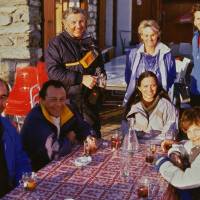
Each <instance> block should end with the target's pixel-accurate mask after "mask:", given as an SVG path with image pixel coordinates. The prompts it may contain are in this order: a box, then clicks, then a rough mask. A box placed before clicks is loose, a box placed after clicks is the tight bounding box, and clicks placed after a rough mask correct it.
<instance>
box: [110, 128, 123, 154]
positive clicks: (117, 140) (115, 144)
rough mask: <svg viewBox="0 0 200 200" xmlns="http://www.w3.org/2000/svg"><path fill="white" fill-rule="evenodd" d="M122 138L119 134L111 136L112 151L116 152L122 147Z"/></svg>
mask: <svg viewBox="0 0 200 200" xmlns="http://www.w3.org/2000/svg"><path fill="white" fill-rule="evenodd" d="M121 143H122V142H121V137H120V135H119V133H117V132H116V133H115V134H112V136H111V150H112V151H115V150H118V149H119V148H120V147H121Z"/></svg>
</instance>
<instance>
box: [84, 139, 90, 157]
mask: <svg viewBox="0 0 200 200" xmlns="http://www.w3.org/2000/svg"><path fill="white" fill-rule="evenodd" d="M83 145H84V155H85V156H90V153H91V152H90V146H89V143H88V141H87V140H84V142H83Z"/></svg>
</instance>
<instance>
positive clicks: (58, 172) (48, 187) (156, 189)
mask: <svg viewBox="0 0 200 200" xmlns="http://www.w3.org/2000/svg"><path fill="white" fill-rule="evenodd" d="M159 151H160V150H159V149H158V151H157V154H159V153H160V152H159ZM82 154H83V146H77V147H76V148H75V149H74V150H73V152H72V153H71V154H69V155H67V156H66V157H64V158H62V159H60V160H58V161H53V162H51V163H50V164H49V165H47V166H46V167H44V168H43V169H41V170H40V171H39V172H38V173H37V175H38V185H37V188H36V189H35V190H34V191H32V192H30V191H25V190H24V189H23V188H20V187H18V188H15V189H14V190H13V191H11V192H10V193H9V194H8V195H7V196H5V197H4V198H3V199H4V200H6V199H7V200H8V199H9V200H12V199H13V200H19V199H20V200H25V199H27V200H45V199H50V200H61V199H62V200H64V199H66V200H67V199H68V198H71V199H76V200H103V199H106V200H137V199H138V198H137V185H138V181H139V180H140V179H141V177H143V176H145V177H148V179H149V180H150V182H151V191H152V192H151V195H152V199H153V200H161V199H163V194H164V192H165V191H166V188H167V185H168V184H167V183H166V182H165V181H164V179H163V178H162V177H161V176H160V175H159V174H158V173H157V172H156V171H155V170H154V169H153V166H151V165H149V164H147V163H146V162H145V154H146V145H145V144H141V145H140V151H139V152H138V153H135V154H134V155H133V156H132V157H131V159H130V176H129V178H126V179H125V178H123V177H122V176H121V175H120V163H121V157H120V151H116V152H112V151H111V149H110V145H109V143H108V142H105V141H104V142H103V141H100V142H99V148H98V151H97V152H96V154H95V155H93V156H92V162H91V163H90V164H89V165H87V166H85V167H83V168H79V167H76V166H75V164H74V160H75V158H77V157H78V156H81V155H82Z"/></svg>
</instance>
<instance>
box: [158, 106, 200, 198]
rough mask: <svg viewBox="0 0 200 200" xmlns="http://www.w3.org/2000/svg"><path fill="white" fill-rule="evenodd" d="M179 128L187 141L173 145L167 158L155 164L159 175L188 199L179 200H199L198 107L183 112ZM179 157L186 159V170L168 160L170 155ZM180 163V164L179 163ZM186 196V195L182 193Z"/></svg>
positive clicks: (199, 111) (199, 146) (199, 119)
mask: <svg viewBox="0 0 200 200" xmlns="http://www.w3.org/2000/svg"><path fill="white" fill-rule="evenodd" d="M180 125H181V128H182V129H183V131H185V132H186V133H187V136H188V138H189V140H188V141H187V142H185V143H184V144H183V145H177V144H175V145H173V146H172V148H171V149H170V151H169V152H168V157H162V158H160V159H159V160H158V161H157V162H156V166H157V169H158V170H159V171H160V173H161V175H162V176H163V177H164V178H165V179H166V180H167V181H168V182H169V183H170V184H171V185H173V186H174V187H176V188H178V189H181V190H180V191H181V192H183V191H184V192H185V191H186V190H187V192H188V193H189V194H190V197H188V195H187V197H185V196H184V195H182V196H181V199H187V200H190V199H192V200H199V199H200V107H194V108H191V109H188V110H186V111H184V112H183V114H182V117H181V121H180ZM174 152H175V153H178V154H180V157H182V158H183V157H188V158H189V163H190V166H188V167H187V168H184V166H183V167H181V164H180V165H178V166H177V165H176V164H175V163H174V162H173V161H172V160H170V155H172V153H174ZM179 163H180V162H179ZM184 194H186V193H184Z"/></svg>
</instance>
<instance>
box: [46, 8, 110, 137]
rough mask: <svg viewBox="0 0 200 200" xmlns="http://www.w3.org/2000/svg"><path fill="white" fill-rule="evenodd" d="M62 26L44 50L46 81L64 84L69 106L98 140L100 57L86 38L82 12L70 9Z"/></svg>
mask: <svg viewBox="0 0 200 200" xmlns="http://www.w3.org/2000/svg"><path fill="white" fill-rule="evenodd" d="M63 25H64V28H65V31H64V32H62V33H61V34H59V35H58V36H56V37H55V38H54V39H53V40H51V41H50V42H49V45H48V48H47V50H46V63H47V71H48V75H49V78H50V79H54V80H60V81H62V82H63V83H64V85H65V87H66V89H67V93H68V95H69V98H70V103H72V104H74V105H76V107H77V108H78V110H79V112H80V113H81V114H82V116H83V118H84V120H86V121H87V122H88V123H89V124H90V125H91V126H92V127H93V129H94V130H95V131H96V134H97V136H98V137H101V133H100V128H101V127H100V120H99V110H100V107H101V106H100V105H101V103H102V94H103V90H104V87H105V84H104V83H105V80H106V73H105V70H104V65H103V61H102V56H101V54H100V52H99V51H98V48H97V47H96V45H95V43H94V40H93V38H92V37H91V36H90V35H87V34H86V27H87V13H86V12H85V10H82V9H81V8H76V7H73V8H69V9H68V10H67V11H65V12H64V13H63Z"/></svg>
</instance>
